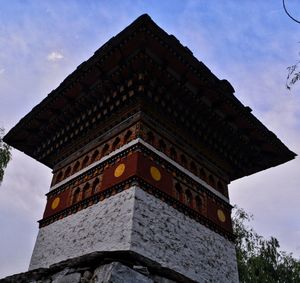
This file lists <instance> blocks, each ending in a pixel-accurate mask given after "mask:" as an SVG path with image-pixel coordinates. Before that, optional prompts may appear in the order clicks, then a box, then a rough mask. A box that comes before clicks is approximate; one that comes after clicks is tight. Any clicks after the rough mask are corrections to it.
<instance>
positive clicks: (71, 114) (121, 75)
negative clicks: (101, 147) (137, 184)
mask: <svg viewBox="0 0 300 283" xmlns="http://www.w3.org/2000/svg"><path fill="white" fill-rule="evenodd" d="M138 52H142V53H144V54H145V56H148V57H149V58H152V59H153V60H154V61H155V62H156V64H158V65H159V66H160V68H162V70H165V72H166V73H169V74H170V75H171V76H172V77H173V78H175V79H176V81H177V82H178V86H174V85H172V84H169V85H167V86H165V85H164V82H162V81H161V84H162V85H161V87H167V90H168V91H171V90H172V89H173V93H175V94H176V89H179V88H180V89H185V95H186V97H184V96H181V97H180V93H179V92H177V94H176V96H177V97H176V99H177V101H178V102H181V103H185V104H186V105H185V107H186V108H187V109H186V112H187V113H186V114H185V115H187V114H188V113H189V110H191V111H190V112H195V111H196V112H197V107H199V108H198V109H199V111H206V113H207V117H208V118H209V119H211V122H210V124H211V125H213V126H214V127H216V128H218V129H220V130H222V129H223V131H226V130H227V129H230V131H233V132H235V133H236V134H235V142H236V143H237V144H236V145H235V146H239V147H240V148H242V149H243V148H245V143H244V142H243V141H242V140H247V143H248V144H249V145H250V146H251V148H253V150H254V151H256V153H255V155H251V154H250V153H249V152H246V149H245V153H244V154H245V155H248V157H249V158H250V159H251V158H252V159H253V156H255V158H256V159H257V160H255V162H256V164H255V165H251V166H249V167H247V165H246V164H243V166H242V167H243V168H240V169H238V170H237V172H235V173H234V174H232V175H231V179H232V180H233V179H236V178H240V177H242V176H245V175H249V174H252V173H255V172H257V171H261V170H264V169H267V168H269V167H272V166H276V165H279V164H281V163H284V162H287V161H289V160H291V159H293V158H295V156H296V154H295V153H293V152H291V151H290V150H289V149H288V148H287V147H286V146H285V145H284V144H283V143H282V142H281V141H280V140H279V139H278V138H277V137H276V136H275V135H274V133H272V132H271V131H269V130H268V129H267V128H266V127H265V126H264V125H263V124H262V123H261V122H260V121H259V120H258V119H256V118H255V117H254V116H253V115H252V114H251V109H250V108H249V107H245V106H244V105H243V104H242V103H241V102H240V101H239V100H238V99H237V98H236V97H235V96H234V95H233V93H234V89H233V87H232V86H231V85H230V83H229V82H228V81H226V80H219V79H218V78H217V77H216V76H215V75H213V74H212V72H211V71H210V70H209V69H208V68H207V67H206V66H205V65H204V64H203V63H202V62H199V61H198V60H197V59H196V58H195V57H194V56H193V54H192V52H191V51H190V50H189V49H188V48H187V47H184V46H182V45H181V43H180V42H179V41H178V40H177V39H176V38H175V37H174V36H173V35H168V34H167V33H166V32H165V31H163V30H162V29H161V28H160V27H158V26H157V25H156V24H155V23H154V22H153V21H152V20H151V18H150V17H149V16H148V15H142V16H141V17H139V18H138V19H137V20H136V21H134V22H133V23H132V24H131V25H129V26H128V27H127V28H125V29H124V30H123V31H122V32H120V33H119V34H118V35H116V36H115V37H113V38H111V39H110V40H109V41H108V42H107V43H105V44H104V45H103V46H102V47H101V48H99V49H98V50H97V51H96V52H95V53H94V55H93V56H92V57H91V58H90V59H88V60H87V61H86V62H83V63H82V64H81V65H79V66H78V67H77V69H76V70H75V71H74V72H73V73H72V74H70V75H69V76H68V77H67V78H66V79H65V80H64V81H63V82H62V83H61V84H60V85H59V86H58V87H57V88H56V89H55V90H53V91H52V92H51V93H49V94H48V96H47V97H46V98H45V99H44V100H43V101H42V102H41V103H40V104H38V105H37V106H35V107H34V108H33V109H32V110H31V111H30V112H29V113H28V114H27V115H26V116H25V117H24V118H22V119H21V120H20V121H19V123H18V124H17V125H16V126H15V127H14V128H12V129H11V130H10V131H9V133H8V134H7V135H6V136H5V137H4V141H5V142H6V143H8V144H10V145H12V146H13V147H15V148H17V149H19V150H21V151H23V152H24V153H26V154H28V155H30V156H32V157H33V158H35V159H37V160H38V161H40V162H42V163H44V164H45V165H47V166H49V167H53V165H54V164H53V163H52V162H53V161H52V162H49V161H47V160H50V159H51V158H50V159H49V158H43V159H41V158H37V156H36V155H35V154H34V150H35V148H36V147H37V146H40V144H41V142H42V141H43V139H45V137H46V136H51V135H55V134H56V133H57V131H58V130H59V129H60V127H61V124H62V123H63V121H64V120H70V119H76V115H77V114H76V112H77V111H74V110H72V109H78V110H79V109H82V108H86V109H87V108H88V107H90V106H91V105H92V104H93V100H94V99H100V98H101V96H103V97H104V96H105V95H108V94H109V93H112V92H113V91H114V89H117V87H118V84H119V83H122V81H124V79H126V78H127V77H129V76H130V74H131V73H132V71H131V70H130V68H131V67H130V65H129V66H127V67H126V68H127V69H126V68H124V67H123V69H122V66H124V65H126V62H129V61H130V60H131V57H133V56H135V55H136V54H137V53H138ZM134 68H135V70H134V71H137V70H140V72H142V73H145V74H147V73H149V72H150V73H151V70H149V69H147V68H148V66H147V65H146V64H145V62H144V59H143V58H141V60H140V62H138V66H135V67H134ZM149 75H150V74H149ZM158 79H159V78H158ZM95 85H97V87H98V90H97V91H93V90H92V89H93V86H95ZM99 88H101V90H99ZM149 90H150V88H149ZM180 106H181V105H177V106H176V105H175V106H174V107H180ZM195 107H196V108H195ZM186 118H188V116H186ZM220 121H222V124H220V125H219V124H218V123H220ZM216 128H212V129H210V130H209V132H210V135H212V133H213V132H214V131H215V130H216ZM225 136H226V135H225V134H224V135H223V136H222V137H225ZM230 138H231V137H230V134H228V135H227V138H226V139H227V142H229V141H230ZM238 139H241V142H240V144H238ZM216 140H217V138H216Z"/></svg>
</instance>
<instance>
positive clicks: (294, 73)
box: [286, 61, 300, 90]
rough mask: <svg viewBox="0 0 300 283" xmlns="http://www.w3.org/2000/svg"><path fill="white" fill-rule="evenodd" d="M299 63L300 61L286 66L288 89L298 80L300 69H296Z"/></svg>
mask: <svg viewBox="0 0 300 283" xmlns="http://www.w3.org/2000/svg"><path fill="white" fill-rule="evenodd" d="M299 64H300V61H298V62H297V63H296V64H294V65H292V66H290V67H287V70H288V76H287V78H286V88H287V89H288V90H290V89H291V87H292V86H293V85H294V84H295V83H296V82H297V81H299V80H300V71H298V66H299Z"/></svg>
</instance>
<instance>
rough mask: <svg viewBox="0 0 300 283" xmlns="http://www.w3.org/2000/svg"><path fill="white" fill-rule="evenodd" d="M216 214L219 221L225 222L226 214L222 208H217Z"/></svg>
mask: <svg viewBox="0 0 300 283" xmlns="http://www.w3.org/2000/svg"><path fill="white" fill-rule="evenodd" d="M217 214H218V218H219V220H220V221H221V222H225V220H226V216H225V214H224V212H223V210H221V209H218V211H217Z"/></svg>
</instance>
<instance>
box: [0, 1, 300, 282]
mask: <svg viewBox="0 0 300 283" xmlns="http://www.w3.org/2000/svg"><path fill="white" fill-rule="evenodd" d="M286 3H287V8H288V9H289V11H290V13H291V14H293V16H294V17H296V18H298V19H300V3H299V1H298V0H286ZM144 13H148V14H149V15H150V16H151V18H152V19H153V20H154V21H155V22H156V23H157V24H158V25H159V26H160V27H162V28H163V29H164V30H165V31H166V32H168V33H169V34H173V35H175V36H176V37H177V38H178V39H179V40H180V41H181V43H182V44H183V45H186V46H188V47H189V49H191V50H192V52H193V53H194V56H196V57H197V58H198V59H199V60H200V61H202V62H203V63H204V64H205V65H206V66H207V67H208V68H209V69H210V70H211V71H212V72H213V73H214V74H215V75H216V76H217V77H218V78H220V79H227V80H228V81H230V83H231V84H232V85H233V87H234V89H235V95H236V96H237V98H238V99H239V100H240V101H241V102H242V103H243V104H244V105H247V106H250V107H251V109H252V110H253V111H252V113H253V114H254V115H255V116H256V117H257V118H259V119H260V121H261V122H263V124H264V125H266V126H267V127H268V128H269V129H270V130H271V131H273V132H274V133H275V134H276V135H277V137H279V138H280V139H281V140H282V141H283V142H284V143H285V144H286V145H287V146H288V147H289V148H290V149H291V150H292V151H294V152H295V153H298V154H299V153H300V93H299V92H300V82H299V84H298V85H297V84H296V85H295V86H294V87H293V88H292V90H291V91H288V90H287V89H286V88H285V81H286V76H287V67H288V66H290V65H292V64H294V63H296V62H297V60H299V59H300V58H299V51H300V44H299V41H300V34H299V31H300V25H299V24H297V23H295V22H293V21H292V20H291V19H290V18H288V16H287V15H286V14H285V13H284V11H283V8H282V1H281V0H264V1H261V0H242V1H241V0H227V1H223V0H191V1H188V0H187V1H184V0H178V1H176V0H169V1H167V0H160V1H156V0H144V1H142V0H132V1H129V0H127V1H125V0H123V1H119V0H118V1H114V0H110V1H100V0H98V1H90V0H85V1H83V0H82V1H75V0H74V1H68V0H65V1H58V0H51V1H50V0H49V1H37V0H20V1H14V0H11V1H5V0H0V126H2V127H4V128H5V130H6V132H7V131H8V130H9V129H10V128H11V127H13V126H14V125H15V124H16V123H17V122H18V121H19V120H20V119H21V118H22V117H23V116H24V115H26V114H27V113H28V112H29V111H30V110H31V109H32V108H33V107H34V106H35V105H36V104H38V103H39V102H40V101H41V100H42V99H43V98H45V97H46V95H47V94H48V93H49V92H50V91H51V90H52V89H55V88H56V87H57V86H58V85H59V84H60V82H62V81H63V79H64V78H65V77H66V76H67V75H68V74H70V73H71V72H72V71H73V70H75V68H76V67H77V66H78V65H79V64H80V63H82V62H83V61H85V60H87V59H88V58H89V57H90V56H92V55H93V53H94V51H96V50H97V49H98V48H99V47H100V46H101V45H102V44H104V43H105V42H106V41H107V40H109V39H110V38H111V37H112V36H114V35H115V34H117V33H118V32H120V31H121V30H123V29H124V28H125V27H126V26H127V25H129V24H130V23H131V22H132V21H134V20H135V19H136V18H137V17H138V16H140V15H141V14H144ZM299 169H300V161H299V158H296V159H295V160H293V161H290V162H288V163H286V164H283V165H280V166H277V167H275V168H271V169H268V170H265V171H263V172H260V173H257V174H254V175H251V176H248V177H244V178H242V179H240V180H236V181H234V182H232V183H231V184H230V185H229V192H230V200H231V203H232V204H237V205H238V206H239V207H242V208H244V209H245V210H246V211H247V212H249V213H250V214H253V215H254V221H253V222H252V223H251V225H252V226H253V227H254V228H255V230H256V231H257V232H258V233H259V234H261V235H263V236H265V237H267V238H268V237H270V236H274V237H276V238H277V239H278V240H279V242H280V245H281V249H282V250H285V251H287V252H293V254H294V256H295V257H297V258H300V205H299V201H300V170H299ZM51 177H52V173H51V169H49V168H47V167H46V166H44V165H42V164H40V163H39V162H37V161H35V160H34V159H32V158H30V157H28V156H26V155H25V154H23V153H21V152H19V151H18V150H13V151H12V161H11V162H10V163H9V165H8V167H7V170H6V172H5V176H4V181H3V183H2V185H1V186H0V227H1V228H0V251H1V252H0V278H2V277H4V276H7V275H11V274H15V273H19V272H24V271H26V270H27V269H28V265H29V261H30V256H31V253H32V250H33V245H34V242H35V239H36V236H37V233H38V223H37V220H39V219H41V217H42V214H43V210H44V208H45V204H46V197H45V194H46V193H47V191H48V190H49V187H50V182H51Z"/></svg>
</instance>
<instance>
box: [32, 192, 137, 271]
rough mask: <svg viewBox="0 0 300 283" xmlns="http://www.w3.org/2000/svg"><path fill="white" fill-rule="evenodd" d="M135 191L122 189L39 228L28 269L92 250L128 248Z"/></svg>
mask: <svg viewBox="0 0 300 283" xmlns="http://www.w3.org/2000/svg"><path fill="white" fill-rule="evenodd" d="M134 194H135V191H134V189H129V190H126V191H123V192H121V193H119V194H117V195H115V196H112V197H110V198H108V199H105V200H103V201H101V202H98V203H97V204H95V205H92V206H90V207H88V208H86V209H83V210H81V211H79V212H77V213H75V214H72V215H69V216H68V217H66V218H63V219H61V220H59V221H56V222H54V223H52V224H50V225H48V226H45V227H43V228H41V229H40V230H39V233H38V236H37V240H36V243H35V247H34V250H33V254H32V257H31V262H30V266H29V270H32V269H35V268H40V267H48V266H50V265H51V264H53V263H57V262H60V261H62V260H66V259H69V258H73V257H77V256H81V255H83V254H88V253H91V252H93V251H121V250H129V249H130V242H131V240H130V238H131V227H132V216H133V206H134Z"/></svg>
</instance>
